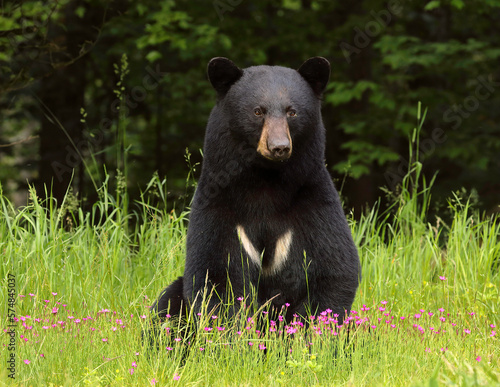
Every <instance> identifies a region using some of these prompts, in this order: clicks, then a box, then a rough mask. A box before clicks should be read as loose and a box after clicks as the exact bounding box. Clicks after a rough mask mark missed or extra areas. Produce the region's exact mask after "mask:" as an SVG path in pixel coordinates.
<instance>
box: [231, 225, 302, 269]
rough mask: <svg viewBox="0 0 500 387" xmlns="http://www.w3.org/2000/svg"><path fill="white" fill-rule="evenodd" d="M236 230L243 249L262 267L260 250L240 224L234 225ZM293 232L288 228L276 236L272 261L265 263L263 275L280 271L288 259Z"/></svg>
mask: <svg viewBox="0 0 500 387" xmlns="http://www.w3.org/2000/svg"><path fill="white" fill-rule="evenodd" d="M236 232H237V233H238V237H239V238H240V242H241V245H242V246H243V249H244V250H245V252H246V253H247V255H248V256H249V258H250V259H251V260H252V261H253V262H254V263H255V264H256V265H257V266H259V267H262V262H261V256H262V252H260V251H258V250H257V249H256V248H255V246H254V245H253V243H252V242H251V241H250V238H248V235H247V234H246V232H245V229H244V228H243V226H241V225H237V226H236ZM292 239H293V232H292V230H291V229H290V230H288V231H287V232H285V233H284V234H283V235H282V236H280V237H279V238H278V240H277V241H276V247H275V249H274V256H273V259H272V261H271V262H270V263H269V265H267V266H266V267H265V268H264V270H263V274H264V275H266V276H267V275H271V274H275V273H277V272H278V271H280V270H281V269H282V268H283V266H284V265H285V262H286V260H287V259H288V255H289V253H290V246H291V245H292Z"/></svg>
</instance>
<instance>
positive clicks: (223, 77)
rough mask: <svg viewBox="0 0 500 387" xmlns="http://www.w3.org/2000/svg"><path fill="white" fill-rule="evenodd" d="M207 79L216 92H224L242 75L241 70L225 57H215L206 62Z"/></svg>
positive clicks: (221, 93)
mask: <svg viewBox="0 0 500 387" xmlns="http://www.w3.org/2000/svg"><path fill="white" fill-rule="evenodd" d="M207 74H208V79H209V80H210V83H211V84H212V86H213V88H214V89H215V90H216V91H217V93H218V94H220V95H223V94H226V93H227V92H228V90H229V88H230V87H231V86H232V85H233V84H234V83H235V82H236V81H237V80H238V79H240V78H241V76H242V75H243V70H241V69H240V68H239V67H238V66H236V65H235V64H234V63H233V62H232V61H230V60H229V59H227V58H222V57H217V58H213V59H212V60H210V62H208V68H207Z"/></svg>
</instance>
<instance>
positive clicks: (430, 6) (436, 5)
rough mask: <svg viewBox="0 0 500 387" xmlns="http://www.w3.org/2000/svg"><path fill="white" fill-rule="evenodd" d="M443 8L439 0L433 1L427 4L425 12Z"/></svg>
mask: <svg viewBox="0 0 500 387" xmlns="http://www.w3.org/2000/svg"><path fill="white" fill-rule="evenodd" d="M440 6H441V2H440V1H438V0H432V1H429V2H428V3H427V5H426V6H425V7H424V10H426V11H432V10H433V9H435V8H439V7H440Z"/></svg>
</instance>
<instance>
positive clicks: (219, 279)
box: [183, 209, 259, 317]
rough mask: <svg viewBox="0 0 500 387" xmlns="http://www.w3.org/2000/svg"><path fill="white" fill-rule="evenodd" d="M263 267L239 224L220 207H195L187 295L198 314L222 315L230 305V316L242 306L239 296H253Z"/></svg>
mask: <svg viewBox="0 0 500 387" xmlns="http://www.w3.org/2000/svg"><path fill="white" fill-rule="evenodd" d="M258 277H259V268H258V266H257V265H256V263H255V262H254V260H252V259H251V258H250V257H249V256H248V255H247V254H246V252H245V250H244V249H243V248H242V246H241V243H240V236H239V235H238V228H237V224H236V222H234V221H231V220H230V219H227V216H226V218H225V217H224V214H221V213H220V212H219V211H216V210H208V209H204V210H203V211H196V210H195V209H193V211H192V213H191V218H190V224H189V230H188V236H187V246H186V267H185V271H184V285H183V290H184V292H183V293H184V298H185V299H187V300H189V301H190V303H191V305H192V307H193V308H194V311H195V313H200V312H201V311H202V310H205V311H206V312H208V313H213V314H218V313H219V311H220V310H221V307H222V308H223V309H225V308H227V317H231V316H233V315H234V314H235V313H236V312H237V310H238V309H239V304H240V302H239V301H237V299H238V298H240V297H242V298H245V299H247V298H252V297H253V290H254V289H255V288H256V287H257V283H258Z"/></svg>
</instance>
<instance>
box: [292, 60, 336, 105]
mask: <svg viewBox="0 0 500 387" xmlns="http://www.w3.org/2000/svg"><path fill="white" fill-rule="evenodd" d="M297 71H298V72H299V74H300V75H302V77H303V78H304V79H305V80H306V81H307V82H308V83H309V84H310V85H311V87H312V89H313V91H314V93H315V94H316V95H317V96H318V97H320V96H321V94H323V91H324V90H325V87H326V84H327V83H328V79H329V78H330V62H328V60H326V59H325V58H323V57H321V56H315V57H314V58H310V59H308V60H306V61H305V62H304V63H303V64H302V66H300V68H299V69H298V70H297Z"/></svg>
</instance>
